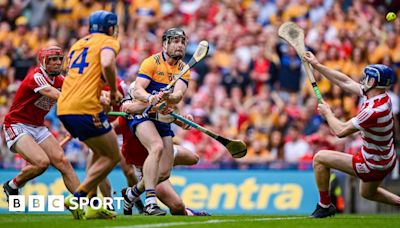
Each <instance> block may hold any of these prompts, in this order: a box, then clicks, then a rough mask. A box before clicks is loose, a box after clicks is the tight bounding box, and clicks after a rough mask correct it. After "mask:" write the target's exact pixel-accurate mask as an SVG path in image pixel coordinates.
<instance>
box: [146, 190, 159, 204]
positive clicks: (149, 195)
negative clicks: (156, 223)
mask: <svg viewBox="0 0 400 228" xmlns="http://www.w3.org/2000/svg"><path fill="white" fill-rule="evenodd" d="M149 204H157V201H156V191H154V189H146V201H145V205H146V206H147V205H149Z"/></svg>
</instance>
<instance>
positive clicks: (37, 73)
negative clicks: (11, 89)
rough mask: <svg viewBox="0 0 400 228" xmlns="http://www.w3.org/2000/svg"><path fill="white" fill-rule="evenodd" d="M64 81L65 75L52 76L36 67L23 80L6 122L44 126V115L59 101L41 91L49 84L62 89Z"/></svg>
mask: <svg viewBox="0 0 400 228" xmlns="http://www.w3.org/2000/svg"><path fill="white" fill-rule="evenodd" d="M63 81H64V77H63V76H61V75H58V76H55V77H53V78H50V77H49V76H48V75H47V74H46V72H45V71H44V70H42V69H41V68H40V67H36V68H35V69H34V70H32V71H31V72H30V73H28V75H27V76H26V77H25V79H24V80H23V81H22V82H21V85H20V86H19V88H18V90H17V93H16V94H15V97H14V100H13V103H12V105H11V107H10V111H9V113H8V114H7V115H6V116H5V118H4V124H5V125H10V124H16V123H23V124H30V125H34V126H43V125H44V124H43V122H44V117H45V116H46V115H47V113H48V112H49V111H50V109H51V107H53V105H54V104H56V102H57V101H56V100H53V99H51V98H49V97H46V96H43V95H42V94H40V93H39V91H40V90H41V89H44V88H46V87H49V86H53V87H54V88H56V89H58V90H61V86H62V84H63Z"/></svg>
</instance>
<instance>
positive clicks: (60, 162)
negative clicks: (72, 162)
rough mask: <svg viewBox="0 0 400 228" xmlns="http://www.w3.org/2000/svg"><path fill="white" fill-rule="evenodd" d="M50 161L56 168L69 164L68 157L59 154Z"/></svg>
mask: <svg viewBox="0 0 400 228" xmlns="http://www.w3.org/2000/svg"><path fill="white" fill-rule="evenodd" d="M52 163H53V164H54V166H55V167H56V168H61V167H67V166H69V162H68V159H67V157H65V156H60V157H59V158H56V159H55V160H54V161H52Z"/></svg>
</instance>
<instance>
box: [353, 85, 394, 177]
mask: <svg viewBox="0 0 400 228" xmlns="http://www.w3.org/2000/svg"><path fill="white" fill-rule="evenodd" d="M351 121H352V123H353V125H354V126H355V127H356V128H357V129H359V130H360V131H361V136H362V139H363V145H362V148H361V154H362V156H363V158H364V160H365V162H366V164H367V166H368V168H370V169H375V170H387V169H389V168H391V167H392V165H393V163H394V162H395V160H396V153H395V149H394V118H393V113H392V103H391V102H390V98H389V96H388V95H387V94H386V93H384V94H380V95H378V96H375V97H372V98H370V99H368V100H366V101H364V103H363V104H362V106H361V110H360V112H359V113H358V115H357V116H356V117H354V118H352V119H351Z"/></svg>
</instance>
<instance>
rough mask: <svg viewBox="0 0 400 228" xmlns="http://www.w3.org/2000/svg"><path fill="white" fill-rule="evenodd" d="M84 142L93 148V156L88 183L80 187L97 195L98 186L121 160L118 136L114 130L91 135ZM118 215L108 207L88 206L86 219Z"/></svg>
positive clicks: (91, 195) (87, 177) (108, 217)
mask: <svg viewBox="0 0 400 228" xmlns="http://www.w3.org/2000/svg"><path fill="white" fill-rule="evenodd" d="M84 142H85V143H86V144H87V145H88V146H89V147H90V148H91V149H92V151H93V157H92V162H91V164H90V166H89V167H88V170H87V175H86V178H85V180H84V182H85V181H86V183H82V185H81V186H82V187H81V186H80V188H83V189H85V188H86V189H88V191H89V193H90V195H88V196H89V197H95V196H96V193H97V186H98V185H99V184H100V182H102V181H103V180H104V179H105V178H106V177H107V175H108V173H109V172H110V171H111V170H112V169H113V168H114V166H115V165H116V164H117V163H118V162H119V159H120V157H119V149H118V143H117V136H116V134H115V132H114V131H109V132H108V133H106V134H103V135H101V136H97V137H91V138H89V139H87V140H85V141H84ZM85 184H86V185H85ZM116 215H117V214H116V213H115V212H114V211H111V210H108V209H107V208H100V209H94V208H91V207H87V210H86V219H97V218H103V219H113V218H115V217H116Z"/></svg>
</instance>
